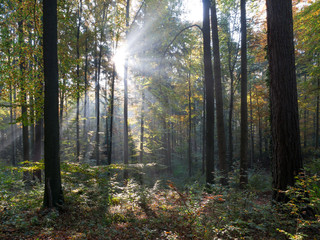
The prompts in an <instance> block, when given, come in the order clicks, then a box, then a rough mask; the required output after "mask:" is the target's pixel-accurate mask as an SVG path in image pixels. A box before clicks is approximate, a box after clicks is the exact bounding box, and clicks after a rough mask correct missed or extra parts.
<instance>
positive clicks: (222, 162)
mask: <svg viewBox="0 0 320 240" xmlns="http://www.w3.org/2000/svg"><path fill="white" fill-rule="evenodd" d="M211 25H212V26H211V27H212V45H213V57H214V71H213V72H214V83H215V93H216V95H215V96H216V107H217V134H218V153H219V170H220V172H221V175H222V178H221V184H223V185H226V184H227V181H228V180H227V178H228V169H227V167H228V166H227V161H226V136H225V131H224V114H223V96H222V86H221V64H220V50H219V35H218V20H217V9H216V1H215V0H213V2H212V6H211Z"/></svg>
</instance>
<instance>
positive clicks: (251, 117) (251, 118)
mask: <svg viewBox="0 0 320 240" xmlns="http://www.w3.org/2000/svg"><path fill="white" fill-rule="evenodd" d="M249 94H250V96H249V97H250V135H251V136H250V137H251V144H250V147H251V149H250V167H251V168H252V167H253V163H254V128H253V107H252V87H251V86H250V93H249Z"/></svg>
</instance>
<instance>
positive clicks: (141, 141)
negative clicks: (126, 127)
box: [140, 89, 145, 163]
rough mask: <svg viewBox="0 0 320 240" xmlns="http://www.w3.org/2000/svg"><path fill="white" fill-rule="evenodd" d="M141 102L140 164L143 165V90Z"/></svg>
mask: <svg viewBox="0 0 320 240" xmlns="http://www.w3.org/2000/svg"><path fill="white" fill-rule="evenodd" d="M141 94H142V100H141V121H140V163H143V154H144V149H143V141H144V102H145V95H144V90H143V89H142V93H141Z"/></svg>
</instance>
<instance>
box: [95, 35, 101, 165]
mask: <svg viewBox="0 0 320 240" xmlns="http://www.w3.org/2000/svg"><path fill="white" fill-rule="evenodd" d="M97 42H98V40H97V39H96V40H95V54H94V55H95V57H94V68H95V69H94V82H95V114H96V132H95V140H96V142H95V148H94V157H95V158H96V161H97V162H96V163H97V165H100V151H99V150H100V135H99V132H100V82H99V76H98V75H99V70H98V65H99V63H98V60H99V59H98V49H97V48H98V46H97V45H98V43H97Z"/></svg>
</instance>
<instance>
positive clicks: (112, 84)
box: [107, 63, 116, 165]
mask: <svg viewBox="0 0 320 240" xmlns="http://www.w3.org/2000/svg"><path fill="white" fill-rule="evenodd" d="M115 76H116V70H115V64H114V63H113V65H112V79H111V97H110V107H109V117H110V130H109V133H110V137H109V143H108V146H107V147H108V150H107V152H108V153H107V154H108V156H107V161H108V164H109V165H110V164H111V163H112V161H111V157H112V143H113V115H114V81H115Z"/></svg>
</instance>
